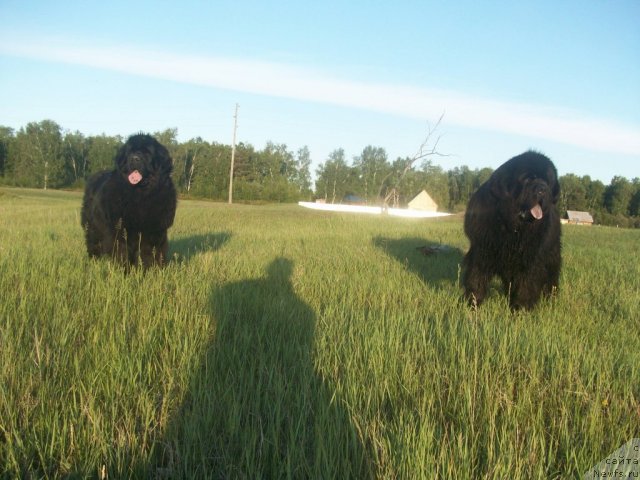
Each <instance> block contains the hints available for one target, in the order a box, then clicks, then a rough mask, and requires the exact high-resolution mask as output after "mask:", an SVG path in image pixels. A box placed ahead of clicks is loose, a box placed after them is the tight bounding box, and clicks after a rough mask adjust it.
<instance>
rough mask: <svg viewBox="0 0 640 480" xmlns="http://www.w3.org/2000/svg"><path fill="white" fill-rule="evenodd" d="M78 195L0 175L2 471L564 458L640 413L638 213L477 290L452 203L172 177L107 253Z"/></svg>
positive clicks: (562, 467) (491, 465) (609, 438)
mask: <svg viewBox="0 0 640 480" xmlns="http://www.w3.org/2000/svg"><path fill="white" fill-rule="evenodd" d="M80 199H81V198H80V195H79V194H77V193H67V192H42V191H35V190H14V189H4V190H0V477H2V478H14V477H22V478H59V477H77V478H84V477H91V478H106V477H107V476H108V478H122V477H137V478H207V477H208V478H247V479H254V478H265V479H266V478H384V479H387V478H402V479H405V478H406V479H416V478H427V479H428V478H464V479H466V478H486V479H493V478H511V479H532V478H575V477H578V476H581V475H582V473H583V472H585V471H587V470H588V469H589V468H590V467H591V466H593V465H595V464H596V463H598V462H599V461H600V460H602V459H603V458H604V457H606V456H607V455H608V454H610V453H611V452H613V451H614V450H616V449H617V448H618V447H619V446H621V445H622V444H624V443H626V442H627V441H629V440H630V439H631V438H634V437H639V436H640V329H639V328H638V319H639V318H640V232H639V231H633V230H618V229H612V228H600V227H593V228H586V227H572V226H567V227H564V230H563V255H564V269H563V272H562V278H561V282H562V283H561V290H560V293H559V295H558V297H557V298H555V299H554V300H552V301H545V302H543V303H541V304H540V305H539V307H538V308H537V309H535V310H534V311H532V312H530V313H524V314H521V313H519V314H512V313H510V311H509V308H508V305H507V301H506V298H505V297H504V296H503V295H501V293H500V290H499V287H498V283H496V284H495V288H494V289H493V290H492V292H491V295H490V298H489V299H488V300H487V302H486V303H485V304H484V305H483V306H482V308H481V309H480V310H479V311H477V312H474V311H472V310H470V309H469V308H467V307H466V306H465V305H464V304H463V303H462V302H461V288H460V285H459V263H460V261H461V259H462V255H463V252H464V251H466V248H467V241H466V239H465V237H464V235H463V233H462V224H461V219H460V218H459V217H455V218H448V219H443V220H411V219H399V218H385V217H382V218H379V217H378V218H377V217H368V216H358V215H349V214H344V215H341V214H334V213H323V212H316V211H309V210H305V209H302V208H300V207H297V206H293V205H288V206H242V205H234V206H228V205H222V204H215V203H209V202H202V201H181V202H180V203H179V207H178V213H177V217H176V222H175V225H174V226H173V228H172V229H171V230H170V232H169V234H170V242H171V247H170V254H171V257H172V258H171V262H170V263H169V264H168V266H167V267H166V268H164V269H163V270H158V269H151V270H149V271H148V272H146V273H142V272H140V271H133V272H131V273H129V274H125V273H123V271H122V270H121V269H120V268H118V267H116V266H114V265H113V264H112V263H111V262H108V261H90V260H89V259H88V258H87V255H86V252H85V250H84V244H83V236H82V230H81V228H80V225H79V210H80ZM436 243H443V244H446V245H449V246H450V247H451V248H450V249H449V250H447V251H445V252H442V253H438V254H437V255H433V256H424V255H422V254H421V253H420V252H419V251H418V250H416V247H419V246H422V245H427V244H436Z"/></svg>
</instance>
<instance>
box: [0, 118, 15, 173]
mask: <svg viewBox="0 0 640 480" xmlns="http://www.w3.org/2000/svg"><path fill="white" fill-rule="evenodd" d="M14 140H15V137H14V134H13V128H9V127H2V126H0V177H5V176H9V175H10V169H11V163H10V157H9V156H10V150H11V144H12V143H13V142H14Z"/></svg>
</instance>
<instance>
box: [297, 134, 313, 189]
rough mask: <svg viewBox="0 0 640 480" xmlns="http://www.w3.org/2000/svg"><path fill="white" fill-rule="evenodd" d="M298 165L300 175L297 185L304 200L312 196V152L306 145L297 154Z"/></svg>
mask: <svg viewBox="0 0 640 480" xmlns="http://www.w3.org/2000/svg"><path fill="white" fill-rule="evenodd" d="M296 163H297V170H298V175H297V178H296V181H295V183H296V185H297V187H298V190H299V192H300V195H301V196H302V197H304V198H307V197H310V196H311V152H310V151H309V147H307V146H306V145H305V146H304V147H302V148H300V149H298V152H297V154H296Z"/></svg>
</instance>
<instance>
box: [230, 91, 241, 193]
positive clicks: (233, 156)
mask: <svg viewBox="0 0 640 480" xmlns="http://www.w3.org/2000/svg"><path fill="white" fill-rule="evenodd" d="M239 106H240V105H238V104H237V103H236V113H235V114H234V115H233V143H232V144H231V169H230V170H229V204H232V203H233V164H234V162H235V159H236V131H237V130H238V107H239Z"/></svg>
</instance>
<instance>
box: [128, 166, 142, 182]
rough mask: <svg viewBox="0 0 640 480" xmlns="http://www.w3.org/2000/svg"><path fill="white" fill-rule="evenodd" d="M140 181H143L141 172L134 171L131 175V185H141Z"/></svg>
mask: <svg viewBox="0 0 640 480" xmlns="http://www.w3.org/2000/svg"><path fill="white" fill-rule="evenodd" d="M140 180H142V175H140V172H139V171H138V170H134V171H133V172H131V173H130V174H129V183H130V184H131V185H135V184H136V183H139V182H140Z"/></svg>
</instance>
